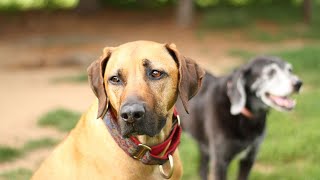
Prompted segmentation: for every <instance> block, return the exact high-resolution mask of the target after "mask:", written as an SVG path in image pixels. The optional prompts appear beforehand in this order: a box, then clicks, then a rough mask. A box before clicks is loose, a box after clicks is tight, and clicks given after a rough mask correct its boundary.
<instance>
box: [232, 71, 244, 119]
mask: <svg viewBox="0 0 320 180" xmlns="http://www.w3.org/2000/svg"><path fill="white" fill-rule="evenodd" d="M244 71H245V70H244V69H243V68H240V69H237V70H236V71H235V72H233V73H232V75H231V79H230V80H229V81H228V83H227V95H228V97H229V100H230V103H231V108H230V112H231V114H232V115H237V114H240V113H241V111H242V109H243V108H244V107H245V105H246V98H247V96H246V92H245V80H244Z"/></svg>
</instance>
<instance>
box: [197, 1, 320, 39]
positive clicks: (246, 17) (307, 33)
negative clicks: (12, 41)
mask: <svg viewBox="0 0 320 180" xmlns="http://www.w3.org/2000/svg"><path fill="white" fill-rule="evenodd" d="M279 3H280V4H277V3H274V4H268V5H264V4H260V5H259V4H256V5H247V6H241V7H230V6H226V7H223V6H222V7H221V6H217V7H214V8H210V9H207V11H205V12H204V13H203V18H202V21H201V23H200V31H201V32H203V31H216V30H218V31H221V30H223V31H224V32H226V31H227V32H228V31H229V32H228V33H225V34H233V32H239V31H240V32H242V34H243V35H244V36H246V37H247V38H248V39H251V40H255V41H261V42H278V41H282V40H287V39H301V38H303V39H320V34H319V33H318V32H319V31H320V14H319V13H316V12H317V11H319V10H320V6H319V4H314V6H313V12H314V13H313V19H312V21H311V23H310V24H305V23H304V21H303V14H302V7H301V6H296V5H290V4H288V3H281V2H280V1H279Z"/></svg>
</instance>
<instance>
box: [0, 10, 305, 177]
mask: <svg viewBox="0 0 320 180" xmlns="http://www.w3.org/2000/svg"><path fill="white" fill-rule="evenodd" d="M174 20H175V19H174V13H173V12H171V11H170V10H165V11H159V12H158V11H154V12H140V11H119V10H117V11H115V10H105V11H103V12H98V13H95V14H89V15H77V14H74V13H70V12H54V13H53V12H47V13H43V12H42V13H39V12H31V13H24V14H23V15H6V16H1V17H0V27H1V28H0V81H1V83H0V113H1V126H0V144H3V145H10V146H20V145H22V144H23V143H25V142H26V141H28V140H30V139H37V138H39V137H56V138H62V137H63V136H64V135H65V134H61V133H59V132H57V131H55V130H53V129H47V128H39V127H38V126H37V120H38V118H39V117H40V116H41V115H43V114H44V113H45V112H47V111H49V110H52V109H54V108H57V107H63V108H68V109H72V110H76V111H81V112H83V111H85V110H86V109H87V107H88V106H89V105H90V103H91V101H92V100H93V98H94V95H93V93H92V92H91V90H90V88H89V86H88V85H87V84H86V83H83V84H74V83H58V84H57V83H52V81H51V80H52V79H54V78H57V77H64V76H70V75H76V74H79V73H80V72H85V69H86V67H87V65H88V64H89V63H90V62H92V61H93V60H95V58H97V57H98V56H99V55H100V54H101V50H102V48H103V47H105V46H117V45H119V44H122V43H125V42H128V41H134V40H152V41H158V42H163V43H165V42H174V43H175V44H176V45H177V47H178V48H179V50H180V51H181V52H182V53H183V54H184V55H186V56H189V57H191V58H193V59H195V60H197V61H198V62H199V63H200V64H201V65H203V66H204V67H205V68H206V69H208V70H209V71H211V72H214V73H217V74H220V73H222V71H223V70H225V69H228V68H230V67H234V66H236V65H238V64H239V63H240V61H239V59H237V58H235V57H232V56H230V55H229V54H228V52H229V51H230V50H231V49H248V50H256V51H257V52H264V51H265V50H267V49H272V48H278V47H280V46H282V47H283V46H285V47H288V48H290V47H292V46H301V45H303V42H300V41H296V42H288V43H286V42H284V43H283V44H281V45H279V44H267V45H266V44H262V43H257V42H251V41H248V40H246V39H243V37H242V36H241V34H240V33H224V32H210V33H209V32H207V33H205V34H204V35H199V28H197V22H196V23H195V24H194V25H193V26H192V27H191V28H187V29H181V28H178V27H177V26H176V25H175V23H174ZM48 153H49V150H41V151H35V152H32V153H30V154H29V155H27V156H26V157H24V158H22V159H19V160H17V161H13V162H11V163H3V164H0V173H1V172H3V171H7V170H10V169H15V168H27V169H31V170H32V169H34V168H35V167H36V166H37V165H38V163H39V162H40V161H41V160H42V158H43V157H45V156H47V155H48Z"/></svg>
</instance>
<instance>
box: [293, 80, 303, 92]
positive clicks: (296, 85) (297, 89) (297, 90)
mask: <svg viewBox="0 0 320 180" xmlns="http://www.w3.org/2000/svg"><path fill="white" fill-rule="evenodd" d="M302 84H303V83H302V81H300V80H298V81H297V82H296V83H295V84H294V85H293V87H294V90H295V91H296V92H299V90H300V88H301V86H302Z"/></svg>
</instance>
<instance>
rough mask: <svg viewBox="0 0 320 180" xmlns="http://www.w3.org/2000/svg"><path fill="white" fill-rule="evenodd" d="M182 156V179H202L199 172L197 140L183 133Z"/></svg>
mask: <svg viewBox="0 0 320 180" xmlns="http://www.w3.org/2000/svg"><path fill="white" fill-rule="evenodd" d="M179 153H180V158H181V161H182V163H183V165H184V166H183V177H182V179H190V180H191V179H192V180H196V179H200V176H197V174H198V167H199V165H198V161H199V152H198V147H197V144H196V142H195V141H194V140H193V139H192V138H191V137H190V136H189V135H187V134H185V133H183V134H182V138H181V144H180V146H179Z"/></svg>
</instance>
